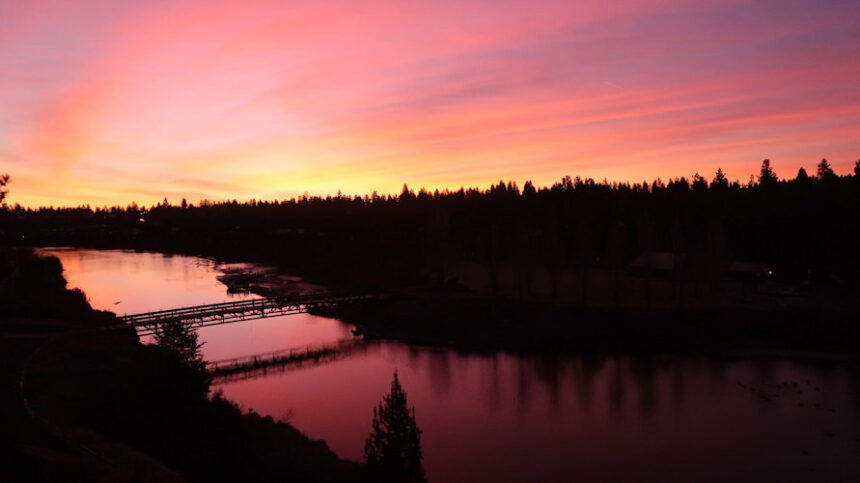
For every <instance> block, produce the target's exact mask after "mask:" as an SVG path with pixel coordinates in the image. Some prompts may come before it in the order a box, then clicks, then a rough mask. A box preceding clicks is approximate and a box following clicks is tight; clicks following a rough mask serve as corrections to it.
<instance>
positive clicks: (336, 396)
mask: <svg viewBox="0 0 860 483" xmlns="http://www.w3.org/2000/svg"><path fill="white" fill-rule="evenodd" d="M41 251H42V252H43V253H46V254H52V255H55V256H57V257H58V258H59V259H60V260H61V261H62V263H63V267H64V269H65V276H66V278H67V280H68V281H69V285H70V286H71V287H78V288H80V289H82V290H83V291H84V292H85V293H86V294H87V297H88V298H89V300H90V303H91V304H92V305H93V307H95V308H98V309H103V310H110V311H113V312H116V313H117V314H119V315H122V314H124V313H137V312H144V311H152V310H159V309H166V308H173V307H181V306H189V305H197V304H203V303H213V302H220V301H228V300H236V299H241V298H248V297H253V296H250V295H233V294H228V293H227V290H226V287H225V286H224V285H223V284H221V283H220V282H219V281H218V280H217V279H216V276H218V275H220V274H221V273H222V272H221V271H220V270H219V268H220V267H218V266H217V265H216V263H215V262H213V261H211V260H207V259H202V258H197V257H188V256H176V255H174V256H170V255H163V254H159V253H141V252H133V251H123V250H103V251H102V250H84V249H44V250H41ZM350 329H351V326H349V325H347V324H345V323H342V322H340V321H338V320H334V319H329V318H324V317H318V316H314V315H310V314H299V315H291V316H284V317H276V318H270V319H264V320H256V321H247V322H241V323H235V324H229V325H223V326H215V327H207V328H203V329H200V331H199V334H200V338H201V340H202V341H203V342H204V346H203V354H204V357H205V358H206V359H207V360H210V361H215V360H220V359H225V358H231V357H238V356H245V355H249V354H257V353H264V352H271V351H276V350H281V349H288V348H296V347H307V346H317V345H326V344H331V343H336V342H338V341H344V340H354V339H355V337H354V336H353V335H352V333H351V332H350ZM394 371H397V372H398V374H399V377H400V380H401V383H402V385H403V387H404V389H405V391H406V393H407V396H408V399H409V404H410V406H414V407H415V411H416V419H417V422H418V425H419V426H420V428H421V429H422V431H423V433H422V445H423V450H424V465H425V468H426V471H427V475H428V477H429V479H430V480H431V481H440V482H441V481H544V482H548V481H700V482H701V481H777V480H790V481H797V480H816V481H860V376H858V374H857V373H856V371H855V370H851V369H848V368H846V367H842V366H839V365H832V366H820V365H808V364H804V363H800V362H793V361H790V360H780V359H756V360H740V361H736V360H714V359H711V358H705V357H701V358H691V357H676V356H660V357H633V356H606V355H563V354H559V355H522V354H510V353H504V352H495V353H480V354H476V353H460V352H457V351H454V350H447V349H430V348H425V347H419V346H412V345H408V344H402V343H395V342H379V343H373V344H365V345H360V346H359V347H358V348H357V349H355V350H351V351H349V352H348V353H345V354H344V355H343V356H342V357H340V358H333V359H331V360H323V361H322V362H320V363H319V364H306V365H304V366H302V367H299V368H291V369H289V370H284V371H277V370H275V371H270V372H269V373H267V374H265V375H256V377H250V378H246V379H243V380H235V381H232V382H223V381H222V382H219V383H217V384H216V386H215V387H214V389H216V390H220V391H223V393H224V395H225V396H226V397H227V398H229V399H231V400H233V401H235V402H236V403H238V404H239V405H240V406H242V407H243V408H244V409H245V410H253V411H255V412H257V413H260V414H266V415H270V416H272V417H274V418H276V419H282V420H286V421H288V422H290V423H291V424H293V425H294V426H295V427H297V428H298V429H299V430H301V431H302V432H304V433H305V434H307V435H308V436H310V437H311V438H315V439H323V440H325V441H326V442H327V443H328V445H329V446H330V447H331V448H332V449H333V450H334V451H335V452H336V453H338V454H339V455H340V456H341V457H343V458H348V459H354V460H361V459H362V456H363V447H364V440H365V438H366V437H367V435H368V433H369V432H370V422H371V417H372V409H373V407H374V405H376V404H379V402H380V400H381V399H382V396H383V395H384V394H386V393H387V391H388V388H389V385H390V383H391V379H392V374H393V373H394ZM783 382H786V383H787V385H786V384H783ZM762 392H764V394H762Z"/></svg>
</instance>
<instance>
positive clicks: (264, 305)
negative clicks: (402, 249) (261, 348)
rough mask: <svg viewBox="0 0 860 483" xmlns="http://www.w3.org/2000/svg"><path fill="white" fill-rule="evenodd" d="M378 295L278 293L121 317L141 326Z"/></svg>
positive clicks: (364, 298)
mask: <svg viewBox="0 0 860 483" xmlns="http://www.w3.org/2000/svg"><path fill="white" fill-rule="evenodd" d="M377 297H378V296H377V295H376V294H344V293H339V292H318V293H313V294H304V295H298V296H277V297H265V298H256V299H248V300H238V301H233V302H221V303H214V304H205V305H196V306H190V307H179V308H175V309H166V310H157V311H153V312H143V313H139V314H131V315H124V316H122V317H119V319H120V320H121V321H122V324H123V325H131V326H141V325H151V324H155V323H159V322H165V321H170V320H182V319H197V318H206V317H214V316H218V315H222V314H223V315H227V314H232V313H242V312H254V311H257V310H260V311H265V310H266V309H278V308H283V307H290V306H318V305H325V304H330V303H339V302H351V301H359V300H370V299H374V298H377Z"/></svg>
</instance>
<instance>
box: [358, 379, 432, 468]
mask: <svg viewBox="0 0 860 483" xmlns="http://www.w3.org/2000/svg"><path fill="white" fill-rule="evenodd" d="M364 457H365V460H366V461H367V466H368V468H369V469H370V471H371V472H373V474H374V476H375V477H376V478H377V481H408V482H420V481H426V480H427V478H426V477H425V476H424V467H423V466H422V465H421V457H422V456H421V430H420V429H419V428H418V425H417V424H416V423H415V408H414V407H413V408H412V410H411V411H410V410H409V408H408V406H407V401H406V393H405V392H403V388H402V387H401V386H400V381H399V380H398V378H397V372H395V373H394V380H393V381H392V382H391V390H390V391H389V393H388V395H386V396H383V398H382V404H380V405H379V406H377V407H375V408H373V431H372V432H371V433H370V436H368V438H367V441H366V442H365V443H364Z"/></svg>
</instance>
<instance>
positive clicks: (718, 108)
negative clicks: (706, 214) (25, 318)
mask: <svg viewBox="0 0 860 483" xmlns="http://www.w3.org/2000/svg"><path fill="white" fill-rule="evenodd" d="M822 157H826V158H827V159H828V160H830V162H831V164H832V165H833V167H834V169H835V170H836V172H837V173H840V174H846V173H848V172H850V170H851V166H853V163H854V161H855V160H856V159H858V158H860V2H858V1H857V0H749V1H742V0H719V1H718V0H695V1H679V0H610V1H607V0H599V1H593V0H580V1H572V0H563V1H554V0H435V1H427V0H419V1H396V2H395V1H388V2H376V1H372V0H363V1H355V2H353V1H348V0H337V1H326V0H313V1H301V0H294V1H262V0H261V1H257V0H243V1H218V0H208V1H186V0H146V1H143V0H141V1H132V0H110V1H84V0H68V1H42V0H0V173H4V172H5V173H9V174H10V175H11V176H12V183H11V184H10V185H9V188H10V191H11V192H10V195H9V198H8V200H7V201H8V202H10V203H20V204H22V205H25V206H34V207H35V206H42V205H79V204H91V205H93V206H103V205H113V204H123V205H124V204H127V203H129V202H131V201H136V202H138V203H143V204H150V203H154V202H157V201H160V200H161V199H162V198H164V197H167V198H168V199H169V200H170V201H172V202H174V203H176V202H178V201H179V200H180V199H181V198H183V197H184V198H187V199H188V200H189V201H191V202H196V201H199V200H201V199H210V200H222V199H234V198H235V199H239V200H245V199H250V198H256V199H283V198H290V197H294V196H297V195H301V194H302V193H305V192H308V193H310V194H334V193H336V192H337V191H338V190H341V191H342V192H343V193H347V194H366V193H370V192H372V191H374V190H375V191H378V192H380V193H395V192H399V191H400V189H401V187H402V185H403V184H404V183H407V184H409V186H410V187H414V188H416V189H417V188H419V187H426V188H428V189H436V188H439V189H442V188H445V187H448V188H452V189H456V188H459V187H460V186H467V187H468V186H479V187H485V186H487V185H489V184H491V183H494V182H498V181H499V180H500V179H503V180H513V181H516V182H518V183H519V184H520V185H522V183H523V182H524V181H525V180H529V179H530V180H533V181H534V182H535V183H536V184H538V185H546V184H551V183H553V182H554V181H557V180H558V179H560V178H561V177H562V176H564V175H570V176H583V177H592V178H595V179H597V180H602V179H604V178H606V179H608V180H610V181H631V182H638V181H642V180H652V179H655V178H658V177H660V178H662V179H664V180H666V179H668V178H673V177H679V176H688V177H689V176H691V175H692V174H694V173H696V172H699V173H701V174H703V175H705V176H706V177H708V178H710V177H711V176H712V173H713V172H714V171H715V170H716V169H717V168H718V167H721V168H722V169H723V170H724V171H725V172H726V173H727V174H728V175H729V177H730V178H732V179H740V180H742V181H745V180H746V179H747V178H748V177H749V175H750V174H751V173H754V172H756V171H757V170H758V167H759V166H760V164H761V161H762V159H764V158H769V159H771V160H772V163H773V166H774V168H775V171H776V172H777V174H778V175H779V176H781V177H794V175H795V174H796V172H797V170H798V168H800V167H801V166H805V167H806V169H807V170H809V171H813V170H814V167H815V165H816V164H817V162H818V161H819V160H820V159H821V158H822Z"/></svg>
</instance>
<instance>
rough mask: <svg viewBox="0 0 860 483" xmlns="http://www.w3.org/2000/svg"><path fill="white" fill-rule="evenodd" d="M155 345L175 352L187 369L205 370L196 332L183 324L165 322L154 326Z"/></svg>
mask: <svg viewBox="0 0 860 483" xmlns="http://www.w3.org/2000/svg"><path fill="white" fill-rule="evenodd" d="M154 339H155V343H156V344H157V345H159V346H161V347H165V348H167V349H169V350H171V351H173V352H175V353H176V354H177V355H178V356H179V358H180V359H181V360H182V362H184V363H185V364H187V365H188V366H189V367H191V368H193V369H195V370H198V371H201V372H203V371H205V370H206V361H205V360H204V359H203V354H202V353H201V352H200V348H201V347H203V343H202V342H199V341H198V339H197V331H196V330H194V328H193V327H191V325H190V324H188V323H184V322H166V323H163V324H158V325H156V326H155V335H154Z"/></svg>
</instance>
